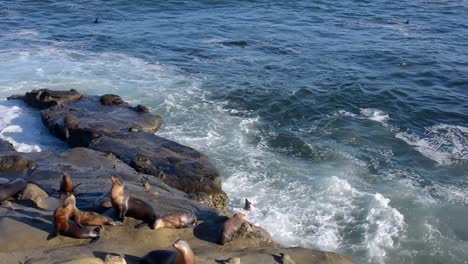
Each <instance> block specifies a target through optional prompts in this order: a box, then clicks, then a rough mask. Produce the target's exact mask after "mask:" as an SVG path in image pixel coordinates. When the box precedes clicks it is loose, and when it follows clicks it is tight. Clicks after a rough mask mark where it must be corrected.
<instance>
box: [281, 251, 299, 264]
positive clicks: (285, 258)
mask: <svg viewBox="0 0 468 264" xmlns="http://www.w3.org/2000/svg"><path fill="white" fill-rule="evenodd" d="M281 263H282V264H296V262H294V260H292V258H291V256H290V255H289V254H284V253H281Z"/></svg>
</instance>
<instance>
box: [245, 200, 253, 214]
mask: <svg viewBox="0 0 468 264" xmlns="http://www.w3.org/2000/svg"><path fill="white" fill-rule="evenodd" d="M244 210H246V211H250V210H252V203H251V202H250V201H249V200H247V199H245V206H244Z"/></svg>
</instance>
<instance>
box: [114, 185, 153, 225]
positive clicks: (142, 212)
mask: <svg viewBox="0 0 468 264" xmlns="http://www.w3.org/2000/svg"><path fill="white" fill-rule="evenodd" d="M110 196H111V197H110V198H111V203H112V208H114V210H115V212H116V213H117V217H118V218H119V220H120V221H121V222H123V221H124V218H125V216H129V217H132V218H135V219H139V220H142V221H143V222H142V223H140V224H138V225H136V226H135V227H136V228H140V227H142V226H144V225H145V224H148V226H149V227H150V228H151V229H154V223H155V221H156V218H157V215H156V212H155V211H154V208H153V207H152V206H151V205H150V204H149V203H147V202H145V201H143V200H140V199H138V198H133V197H130V196H129V195H127V194H125V192H124V183H123V181H122V180H120V179H118V178H117V177H115V176H112V189H111V192H110Z"/></svg>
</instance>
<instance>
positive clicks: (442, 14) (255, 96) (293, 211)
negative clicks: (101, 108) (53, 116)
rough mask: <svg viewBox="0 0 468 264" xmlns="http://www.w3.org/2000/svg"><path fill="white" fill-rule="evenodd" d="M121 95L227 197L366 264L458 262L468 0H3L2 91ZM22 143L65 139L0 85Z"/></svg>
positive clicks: (465, 176) (465, 255)
mask: <svg viewBox="0 0 468 264" xmlns="http://www.w3.org/2000/svg"><path fill="white" fill-rule="evenodd" d="M35 88H49V89H71V88H74V89H77V90H79V91H80V92H82V93H88V94H105V93H115V94H119V95H121V96H122V97H123V98H124V99H125V100H127V101H129V102H131V103H132V104H144V105H147V106H148V107H149V108H150V109H151V112H152V113H155V114H159V115H161V116H162V117H163V120H164V124H163V126H162V128H161V130H160V132H159V134H160V135H161V136H163V137H167V138H170V139H173V140H175V141H177V142H180V143H182V144H185V145H188V146H191V147H194V148H196V149H198V150H200V151H202V152H204V153H205V154H207V155H208V156H209V157H210V158H211V159H212V160H213V162H214V163H215V165H216V166H217V168H219V170H220V172H221V173H222V175H223V188H224V190H226V192H227V193H228V195H229V197H230V199H231V200H230V207H231V208H232V210H234V211H237V210H242V209H241V208H242V206H243V201H244V199H245V198H248V199H249V200H251V201H252V202H253V205H254V210H253V211H252V212H248V213H247V217H248V218H249V219H250V221H252V222H253V223H255V224H257V225H260V226H262V227H264V228H266V229H267V230H268V231H269V232H270V233H271V234H272V236H273V237H274V239H276V240H277V241H279V242H280V243H281V244H283V245H285V246H302V247H311V248H318V249H322V250H330V251H335V252H338V253H340V254H345V255H349V256H352V257H353V258H354V259H355V260H356V261H358V262H359V263H364V264H366V263H388V264H391V263H417V264H426V263H453V264H457V263H468V1H466V0H458V1H443V0H440V1H439V0H412V1H408V0H401V1H383V0H374V1H365V0H361V1H358V0H355V1H351V0H343V1H324V0H302V1H275V0H269V1H242V0H238V1H219V0H204V1H202V0H200V1H153V0H151V1H150V0H148V1H143V0H138V1H128V0H125V1H124V0H122V1H98V0H93V1H83V0H76V1H60V0H54V1H19V0H16V1H15V0H11V1H10V0H9V1H6V0H0V98H2V99H5V98H6V97H7V96H9V95H11V94H18V93H24V92H26V91H29V90H31V89H35ZM0 137H1V138H4V139H9V140H10V141H12V142H13V143H14V145H15V147H16V148H17V149H18V150H19V151H41V150H47V149H52V148H65V147H66V146H65V144H64V143H63V142H60V141H59V140H57V139H55V138H54V137H52V136H49V135H48V132H47V130H46V129H45V128H44V127H43V125H42V124H41V121H40V117H39V113H38V112H37V111H36V110H34V109H30V108H27V107H26V106H25V105H24V104H21V103H19V102H15V101H5V100H2V101H0Z"/></svg>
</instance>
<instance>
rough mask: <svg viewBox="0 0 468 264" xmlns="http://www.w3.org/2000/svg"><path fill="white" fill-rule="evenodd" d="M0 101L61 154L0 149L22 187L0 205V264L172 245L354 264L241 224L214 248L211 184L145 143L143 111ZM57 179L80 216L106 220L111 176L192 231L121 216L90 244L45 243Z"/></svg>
mask: <svg viewBox="0 0 468 264" xmlns="http://www.w3.org/2000/svg"><path fill="white" fill-rule="evenodd" d="M8 99H10V100H13V99H17V100H23V101H25V102H26V103H27V104H28V105H29V106H31V107H35V108H38V109H40V110H41V116H42V120H43V122H44V124H45V125H46V126H47V127H48V129H49V131H50V132H51V133H52V134H53V135H55V136H57V137H58V138H60V139H62V140H65V141H66V142H67V143H68V145H69V146H70V149H68V150H64V151H59V150H54V151H44V152H39V153H19V152H16V151H15V150H14V148H13V147H12V145H11V144H10V143H9V142H6V141H0V178H4V179H5V181H11V180H14V179H15V178H19V177H21V178H24V179H25V180H27V181H28V182H29V184H28V186H27V187H26V189H25V190H24V191H23V192H22V193H20V194H19V195H17V196H16V197H12V198H10V200H8V201H4V202H3V204H2V205H1V206H0V258H1V259H2V261H5V263H31V264H32V263H102V262H103V260H104V259H105V257H106V255H107V254H118V255H121V256H123V257H124V258H125V261H126V262H127V263H139V261H140V257H141V256H143V255H145V254H146V253H147V252H149V251H151V250H155V249H170V248H171V246H172V243H173V242H174V241H176V240H177V239H178V238H182V239H184V240H186V241H188V243H189V244H190V246H191V248H192V250H193V252H194V253H195V255H196V260H197V263H229V262H228V261H231V262H234V259H236V258H239V259H240V263H294V262H295V263H354V262H353V261H352V260H351V259H350V258H347V257H342V256H339V255H337V254H335V253H331V252H323V251H318V250H312V249H304V248H284V247H281V246H280V245H279V244H277V243H276V242H274V241H273V240H272V239H271V237H270V236H269V234H268V233H267V232H266V231H265V230H263V229H262V228H260V227H257V226H254V225H252V224H250V223H248V222H244V224H243V225H242V226H241V228H240V230H239V232H238V233H237V235H236V236H235V238H234V239H233V241H231V242H229V243H227V244H225V245H223V246H221V245H219V244H217V240H218V237H219V227H220V226H221V225H222V224H223V223H224V222H225V221H226V219H227V218H228V217H231V216H232V214H231V212H229V211H228V210H227V205H228V197H227V195H226V193H225V192H224V191H223V190H222V187H221V176H220V175H219V173H218V171H217V170H216V168H215V167H214V166H213V165H212V164H211V162H210V160H209V158H208V157H207V156H205V155H203V154H202V153H200V152H198V151H196V150H194V149H192V148H190V147H187V146H183V145H181V144H178V143H176V142H173V141H171V140H167V139H164V138H161V137H158V136H157V135H155V134H154V133H155V132H156V131H157V130H158V128H159V126H160V125H161V122H162V119H161V117H159V116H157V115H153V114H151V113H149V111H148V109H147V108H146V107H144V106H141V105H138V106H136V107H132V106H130V105H129V104H128V103H126V102H124V101H123V100H122V99H121V98H120V97H119V96H117V95H111V94H108V95H103V96H88V95H82V94H80V93H79V92H77V91H75V90H70V91H51V90H47V89H41V90H33V91H31V92H28V93H26V94H25V95H14V96H11V97H9V98H8ZM64 173H67V174H69V175H70V176H71V177H72V179H73V181H74V182H75V183H76V184H80V186H79V187H78V188H77V190H76V200H77V207H78V208H80V209H82V210H89V211H96V212H100V213H103V214H106V215H109V216H113V209H112V208H111V206H110V205H109V194H108V192H109V191H110V188H111V176H112V175H118V176H119V177H120V178H121V179H123V181H124V182H125V188H126V190H127V192H129V193H131V194H132V196H135V197H137V198H140V199H142V200H145V201H147V202H149V203H151V205H152V206H153V207H154V209H155V211H156V212H157V214H158V215H163V214H166V213H170V212H176V211H187V212H193V213H195V214H196V216H197V218H198V220H199V223H200V224H199V225H197V226H196V227H195V228H184V229H167V228H163V229H158V230H151V229H149V228H148V227H143V228H140V229H135V228H134V226H135V224H137V223H138V221H137V220H134V219H132V218H128V217H127V218H126V220H125V223H124V225H123V226H111V227H108V226H106V227H105V229H104V230H103V231H102V237H101V239H100V240H99V241H97V242H96V243H93V244H89V239H72V238H68V237H64V236H58V237H56V238H54V239H50V240H47V237H48V236H49V234H50V233H52V232H53V231H54V226H53V211H54V210H55V209H56V208H57V206H60V205H61V201H62V200H61V198H60V197H59V195H58V193H57V191H58V188H59V183H60V179H61V177H62V175H63V174H64ZM0 184H1V181H0ZM285 224H287V223H285ZM80 259H81V260H80ZM71 260H72V261H74V262H70V261H71ZM67 261H68V262H67ZM80 261H81V262H80ZM236 261H237V260H236ZM2 263H3V262H2ZM106 263H107V262H106ZM109 263H110V262H109Z"/></svg>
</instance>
